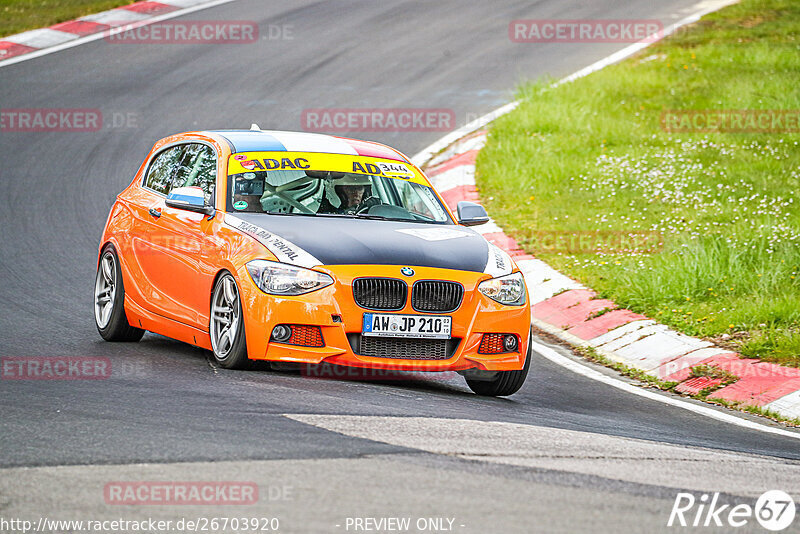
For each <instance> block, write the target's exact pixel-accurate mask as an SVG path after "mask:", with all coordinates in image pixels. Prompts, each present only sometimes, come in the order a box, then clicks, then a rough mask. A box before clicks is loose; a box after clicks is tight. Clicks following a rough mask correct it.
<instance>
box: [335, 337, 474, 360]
mask: <svg viewBox="0 0 800 534" xmlns="http://www.w3.org/2000/svg"><path fill="white" fill-rule="evenodd" d="M348 338H349V341H350V345H351V346H352V348H353V352H355V353H356V354H358V355H360V356H370V357H372V358H389V359H393V360H447V359H449V358H452V356H453V353H454V352H455V350H456V348H457V347H458V343H459V341H460V339H457V338H453V339H409V338H401V337H379V336H362V335H359V334H352V335H348Z"/></svg>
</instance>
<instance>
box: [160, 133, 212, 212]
mask: <svg viewBox="0 0 800 534" xmlns="http://www.w3.org/2000/svg"><path fill="white" fill-rule="evenodd" d="M182 148H183V152H182V153H181V156H180V159H179V160H178V165H177V169H176V171H175V178H174V179H173V180H172V187H171V188H170V190H172V189H174V188H176V187H189V186H198V187H200V188H202V189H203V191H204V192H205V194H206V199H208V198H209V197H210V193H211V189H212V188H213V187H214V183H215V182H216V180H217V158H216V156H215V155H214V151H213V150H212V149H211V147H209V146H206V145H201V144H199V143H191V144H187V145H183V147H182Z"/></svg>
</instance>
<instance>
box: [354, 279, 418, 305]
mask: <svg viewBox="0 0 800 534" xmlns="http://www.w3.org/2000/svg"><path fill="white" fill-rule="evenodd" d="M407 295H408V286H407V285H406V283H405V282H403V281H402V280H397V279H395V278H357V279H355V280H353V298H355V300H356V304H358V305H359V306H361V307H362V308H367V309H368V310H402V309H403V308H404V307H405V305H406V296H407Z"/></svg>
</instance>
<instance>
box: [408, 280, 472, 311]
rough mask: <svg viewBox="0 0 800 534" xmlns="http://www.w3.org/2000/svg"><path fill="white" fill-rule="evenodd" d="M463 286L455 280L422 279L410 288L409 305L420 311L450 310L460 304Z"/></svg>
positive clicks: (455, 308)
mask: <svg viewBox="0 0 800 534" xmlns="http://www.w3.org/2000/svg"><path fill="white" fill-rule="evenodd" d="M463 298H464V287H463V286H462V285H461V284H457V283H456V282H444V281H441V280H422V281H420V282H417V283H416V284H414V288H413V289H412V290H411V307H412V308H414V309H415V310H417V311H421V312H433V313H444V312H451V311H455V310H457V309H458V307H459V306H461V299H463Z"/></svg>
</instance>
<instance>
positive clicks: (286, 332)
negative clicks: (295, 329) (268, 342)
mask: <svg viewBox="0 0 800 534" xmlns="http://www.w3.org/2000/svg"><path fill="white" fill-rule="evenodd" d="M290 337H292V329H291V328H289V327H288V326H286V325H285V324H279V325H278V326H276V327H275V328H273V329H272V340H273V341H277V342H278V343H285V342H286V341H289V338H290Z"/></svg>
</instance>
